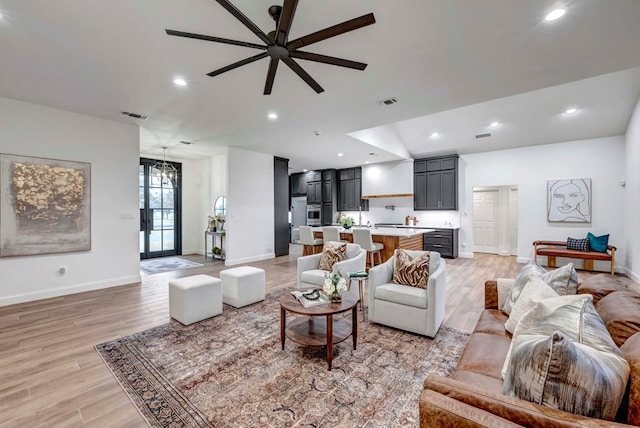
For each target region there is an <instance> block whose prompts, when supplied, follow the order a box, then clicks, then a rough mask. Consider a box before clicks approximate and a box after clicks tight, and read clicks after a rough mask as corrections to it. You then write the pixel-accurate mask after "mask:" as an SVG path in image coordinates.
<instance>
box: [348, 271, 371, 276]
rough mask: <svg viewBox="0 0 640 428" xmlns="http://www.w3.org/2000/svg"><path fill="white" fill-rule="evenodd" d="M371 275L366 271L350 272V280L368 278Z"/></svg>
mask: <svg viewBox="0 0 640 428" xmlns="http://www.w3.org/2000/svg"><path fill="white" fill-rule="evenodd" d="M368 277H369V274H368V273H367V271H365V270H361V271H358V272H349V278H368Z"/></svg>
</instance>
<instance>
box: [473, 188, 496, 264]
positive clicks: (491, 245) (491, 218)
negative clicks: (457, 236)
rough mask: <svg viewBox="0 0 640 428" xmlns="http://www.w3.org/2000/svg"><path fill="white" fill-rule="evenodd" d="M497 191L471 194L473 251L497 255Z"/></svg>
mask: <svg viewBox="0 0 640 428" xmlns="http://www.w3.org/2000/svg"><path fill="white" fill-rule="evenodd" d="M497 222H498V190H497V189H496V190H482V191H476V190H474V192H473V251H474V252H477V253H490V254H498V228H497Z"/></svg>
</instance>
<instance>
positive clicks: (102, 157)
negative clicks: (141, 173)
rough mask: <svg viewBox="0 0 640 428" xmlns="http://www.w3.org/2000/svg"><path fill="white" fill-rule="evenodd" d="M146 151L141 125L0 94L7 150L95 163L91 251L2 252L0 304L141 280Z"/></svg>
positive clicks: (2, 144)
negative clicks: (141, 169) (141, 183)
mask: <svg viewBox="0 0 640 428" xmlns="http://www.w3.org/2000/svg"><path fill="white" fill-rule="evenodd" d="M139 150H140V149H139V133H138V128H137V126H134V125H127V124H122V123H117V122H112V121H108V120H103V119H98V118H93V117H89V116H84V115H79V114H75V113H69V112H66V111H62V110H56V109H51V108H47V107H43V106H38V105H35V104H29V103H24V102H20V101H15V100H10V99H7V98H2V97H0V152H2V153H9V154H16V155H27V156H36V157H45V158H55V159H64V160H72V161H81V162H89V163H91V250H90V251H83V252H77V253H64V254H51V255H38V256H28V257H11V258H2V259H0V305H7V304H13V303H19V302H24V301H30V300H36V299H41V298H46V297H52V296H59V295H65V294H71V293H76V292H80V291H86V290H92V289H98V288H105V287H111V286H114V285H121V284H127V283H132V282H137V281H140V271H139V244H138V230H139V223H138V186H137V183H138V164H139V162H138V154H139ZM129 215H131V217H133V218H132V219H123V218H122V217H127V216H129ZM60 267H65V268H66V274H65V275H64V276H61V275H59V273H58V269H59V268H60Z"/></svg>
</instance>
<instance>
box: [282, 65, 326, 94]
mask: <svg viewBox="0 0 640 428" xmlns="http://www.w3.org/2000/svg"><path fill="white" fill-rule="evenodd" d="M282 61H283V62H284V63H285V64H287V65H288V66H289V68H290V69H291V70H293V72H294V73H296V74H297V75H298V76H300V78H301V79H302V80H304V81H305V82H307V85H309V86H311V87H312V88H313V90H314V91H316V92H317V93H320V92H324V89H322V86H320V85H319V84H318V82H316V81H315V80H313V77H311V76H309V73H307V72H306V71H304V70H303V69H302V67H300V64H298V63H297V62H295V61H294V60H292V59H291V58H282Z"/></svg>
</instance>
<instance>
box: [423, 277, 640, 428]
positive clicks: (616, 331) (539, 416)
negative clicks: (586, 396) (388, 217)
mask: <svg viewBox="0 0 640 428" xmlns="http://www.w3.org/2000/svg"><path fill="white" fill-rule="evenodd" d="M497 289H498V287H497V282H496V281H487V282H486V283H485V310H484V311H483V312H482V314H481V316H480V319H479V320H478V323H477V324H476V327H475V329H474V331H473V333H472V334H471V336H470V337H469V341H468V342H467V345H466V347H465V349H464V351H463V353H462V355H461V357H460V360H459V362H458V366H457V368H456V370H455V371H454V372H453V374H452V375H451V377H449V378H444V377H441V376H437V375H430V376H428V377H427V378H426V379H425V381H424V390H423V392H422V394H421V396H420V426H421V427H512V426H526V427H615V426H640V311H638V306H637V305H635V306H634V305H633V304H629V303H628V302H629V301H630V300H631V299H629V296H630V295H629V293H631V296H632V297H633V296H637V293H635V292H633V291H631V290H628V285H627V284H625V283H624V282H622V281H620V280H618V279H616V278H615V277H611V276H610V275H606V274H602V275H594V276H592V277H590V278H588V279H586V280H585V281H584V282H583V283H582V284H581V285H580V287H579V288H578V293H588V294H592V295H593V297H594V300H593V301H594V304H596V309H597V310H598V313H599V314H600V316H601V317H602V318H603V320H605V324H606V325H607V329H608V330H609V332H610V333H611V335H612V337H614V340H615V341H616V343H617V344H618V346H620V343H619V342H624V343H623V344H621V346H620V350H621V351H622V354H623V355H624V357H625V359H626V360H627V361H628V362H629V366H630V368H631V374H630V379H629V383H628V386H627V394H626V396H625V399H624V401H623V403H622V404H621V405H620V409H619V410H618V415H617V417H616V422H615V423H614V422H610V421H604V420H600V419H595V418H589V417H585V416H579V415H575V414H572V413H568V412H564V411H561V410H557V409H553V408H550V407H546V406H542V405H538V404H535V403H531V402H528V401H525V400H520V399H518V398H512V397H507V396H505V395H503V394H502V375H501V370H502V365H503V363H504V360H505V357H506V355H507V351H508V349H509V344H510V342H511V334H510V333H509V332H507V331H506V330H505V328H504V324H505V322H506V321H507V319H508V315H506V314H505V313H503V312H502V311H500V310H499V309H498V291H497ZM610 293H616V294H615V295H614V296H612V297H608V299H609V300H610V301H611V300H612V299H614V300H615V302H611V303H614V304H613V305H611V304H609V305H607V306H608V308H612V307H615V308H616V309H615V312H616V314H615V315H614V317H617V318H620V315H621V314H622V315H623V316H622V318H624V319H623V322H622V325H621V324H620V323H617V324H616V325H613V323H612V324H611V325H609V324H608V323H607V320H606V316H605V314H604V313H603V311H605V310H608V311H610V309H606V308H605V305H597V302H598V301H599V300H600V299H601V298H603V297H605V296H607V295H609V294H610ZM618 293H620V294H618ZM625 293H626V294H625ZM638 297H640V296H638ZM634 298H635V297H634ZM599 306H602V310H601V309H599ZM627 337H628V338H627ZM627 424H630V425H627Z"/></svg>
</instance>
